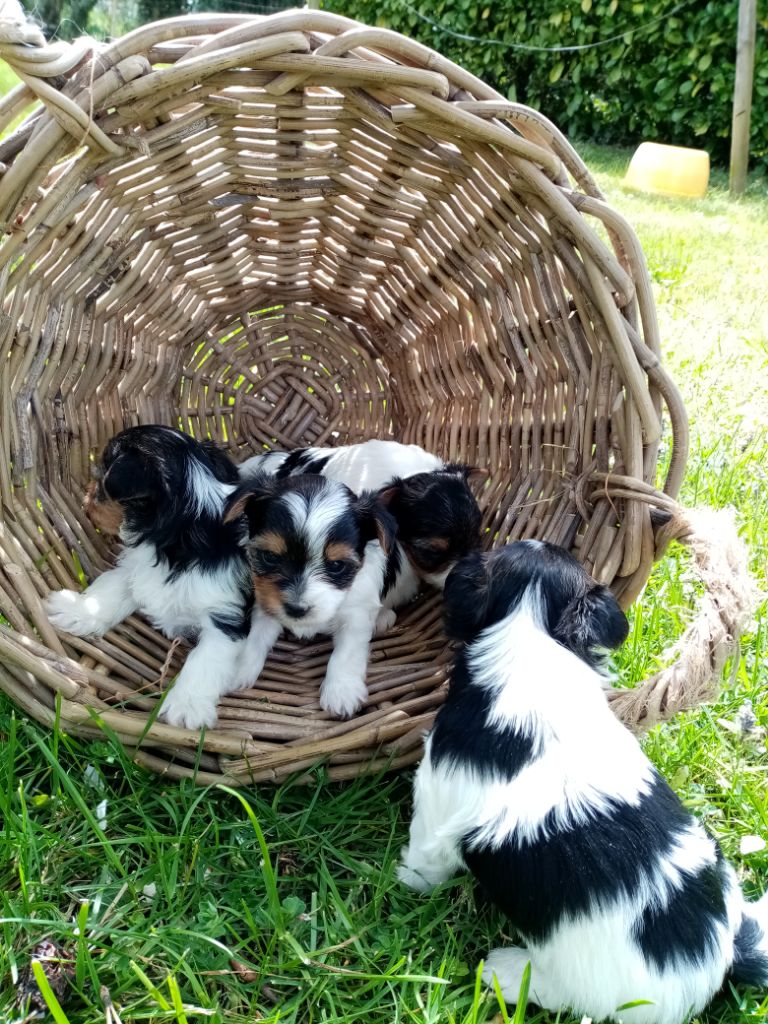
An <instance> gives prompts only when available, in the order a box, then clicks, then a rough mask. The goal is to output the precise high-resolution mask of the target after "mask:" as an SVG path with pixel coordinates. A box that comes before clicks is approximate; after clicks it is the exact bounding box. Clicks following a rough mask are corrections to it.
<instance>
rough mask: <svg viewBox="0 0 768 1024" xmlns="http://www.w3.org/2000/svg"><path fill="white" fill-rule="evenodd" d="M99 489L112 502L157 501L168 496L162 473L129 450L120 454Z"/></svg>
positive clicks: (106, 472)
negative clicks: (144, 499)
mask: <svg viewBox="0 0 768 1024" xmlns="http://www.w3.org/2000/svg"><path fill="white" fill-rule="evenodd" d="M101 485H102V488H103V489H104V492H105V494H106V495H107V497H108V498H111V500H112V501H119V502H124V501H137V500H139V499H142V498H155V499H157V500H158V501H160V500H164V499H167V498H168V496H169V495H168V487H167V484H166V482H165V480H164V479H163V475H162V473H160V472H158V470H157V468H156V467H155V466H154V465H153V464H152V463H151V462H150V461H148V460H147V459H145V458H143V457H142V456H141V455H140V454H139V452H137V451H135V450H134V449H132V448H128V449H126V450H125V451H123V452H121V453H120V454H119V455H118V456H117V458H116V459H114V460H113V461H112V462H111V463H110V464H109V466H108V467H107V468H106V469H105V470H104V471H103V474H102V480H101Z"/></svg>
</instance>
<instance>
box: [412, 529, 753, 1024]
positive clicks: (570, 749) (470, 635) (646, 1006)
mask: <svg viewBox="0 0 768 1024" xmlns="http://www.w3.org/2000/svg"><path fill="white" fill-rule="evenodd" d="M445 627H446V632H447V633H448V635H449V636H450V637H452V638H453V639H455V640H460V641H463V642H464V644H465V646H464V648H463V649H462V650H461V651H460V652H459V654H458V655H457V657H456V661H455V664H454V668H453V675H452V679H451V684H450V689H449V693H448V697H447V700H446V703H445V705H444V706H443V707H442V708H441V710H440V711H439V712H438V715H437V718H436V719H435V725H434V728H433V730H432V733H431V735H430V736H429V738H428V740H427V744H426V751H425V754H424V760H423V761H422V763H421V765H420V766H419V769H418V771H417V773H416V779H415V791H414V815H413V820H412V822H411V831H410V842H409V845H408V846H407V847H406V848H405V849H404V851H403V864H402V866H401V868H400V871H399V875H400V878H401V880H402V881H403V882H405V883H406V884H407V885H409V886H411V887H413V888H416V889H421V890H427V889H429V888H431V887H432V886H433V885H435V884H437V883H438V882H441V881H444V880H446V879H448V878H450V877H451V876H452V875H453V874H454V873H456V872H457V871H461V870H463V869H464V868H468V869H469V870H470V871H471V872H472V874H473V875H474V876H475V877H476V878H477V879H478V880H479V882H480V883H481V885H482V887H483V888H484V889H485V890H486V891H487V893H488V895H489V896H490V898H491V899H492V900H493V902H495V903H496V904H497V905H498V906H499V907H501V909H502V910H503V911H504V912H505V913H506V914H507V915H508V916H509V919H510V921H511V923H512V925H513V926H514V927H515V928H516V929H517V930H518V931H519V933H520V935H521V937H522V939H523V940H524V942H525V945H524V946H521V947H509V948H506V949H497V950H494V951H493V952H492V953H491V954H490V955H489V956H488V958H487V960H486V964H485V977H486V980H488V981H490V980H491V977H492V975H494V974H495V975H496V977H497V978H498V981H499V984H500V986H501V991H502V993H503V995H504V998H505V999H506V1000H507V1001H508V1002H511V1003H514V1002H516V1000H517V997H518V993H519V990H520V984H521V981H522V977H523V972H524V970H525V967H526V965H527V964H528V963H529V962H530V964H531V977H530V998H531V999H532V1000H533V1001H534V1002H536V1003H538V1004H539V1005H540V1006H542V1007H544V1008H546V1009H548V1010H551V1011H552V1012H558V1011H560V1010H566V1009H568V1010H571V1011H575V1012H576V1013H578V1014H585V1015H587V1016H589V1017H591V1018H592V1019H594V1020H595V1021H600V1020H604V1019H610V1020H616V1021H619V1020H621V1021H623V1022H624V1024H681V1022H683V1021H687V1020H688V1019H689V1018H690V1017H691V1016H692V1015H693V1014H695V1013H698V1012H699V1011H700V1010H701V1009H702V1008H703V1007H704V1006H706V1005H707V1003H708V1002H709V1001H710V999H711V998H712V997H713V995H715V993H716V992H717V991H718V990H719V989H720V987H721V986H722V985H723V982H724V981H725V979H726V978H727V977H730V978H732V979H733V980H734V981H741V982H744V983H747V984H752V985H757V986H761V987H763V986H765V985H767V984H768V896H764V897H763V899H762V900H760V901H759V902H757V903H747V902H746V900H745V899H744V897H743V895H742V893H741V890H740V888H739V884H738V880H737V878H736V874H735V872H734V870H733V868H731V867H730V865H729V864H727V863H726V861H725V860H724V859H723V856H722V853H721V851H720V849H719V847H718V845H717V843H716V842H715V841H714V840H713V839H712V838H711V837H710V836H709V835H708V834H707V832H706V831H705V829H704V828H703V827H702V826H701V825H700V824H699V822H698V821H697V820H696V819H695V818H694V817H693V816H692V815H691V814H689V813H688V811H686V810H685V808H684V807H683V805H682V804H681V802H680V800H679V799H678V797H677V796H676V795H675V793H674V792H673V791H672V790H671V789H670V787H669V786H668V785H667V783H666V782H665V781H664V779H663V778H662V777H661V776H660V775H659V773H658V772H657V771H656V769H655V768H654V767H653V765H652V764H651V763H650V762H649V761H648V759H647V758H646V756H645V755H644V753H643V751H642V750H641V748H640V746H639V744H638V743H637V740H636V739H635V738H634V737H633V736H632V735H631V733H629V732H628V731H627V730H626V729H625V727H624V726H623V725H622V724H621V723H620V722H619V721H618V720H617V719H616V717H615V716H614V715H613V713H612V712H611V710H610V708H609V706H608V703H607V700H606V696H605V690H604V684H605V678H604V676H603V675H602V668H603V660H604V656H603V652H604V651H605V650H606V649H612V648H615V647H617V646H618V645H619V644H620V643H622V641H623V640H624V639H625V637H626V634H627V621H626V618H625V617H624V615H623V613H622V612H621V610H620V608H619V606H618V604H617V603H616V601H615V599H614V597H613V595H612V594H611V593H610V591H609V590H608V589H607V588H606V587H603V586H599V585H598V584H596V583H595V582H594V581H593V580H592V579H591V578H590V577H589V575H588V574H587V573H586V572H585V570H584V569H583V568H582V567H581V566H580V565H579V563H578V562H577V561H576V560H575V559H574V558H572V557H571V556H570V555H569V554H568V553H567V552H566V551H564V550H563V549H562V548H558V547H555V546H553V545H551V544H544V543H540V542H537V541H525V542H521V543H517V544H511V545H509V547H506V548H502V549H500V550H498V551H494V552H492V553H490V554H488V555H485V556H481V555H474V556H470V557H469V558H467V559H465V560H464V561H462V562H461V563H459V565H458V566H457V567H456V569H454V571H453V572H452V573H451V575H450V576H449V578H448V581H447V584H446V587H445ZM638 1001H644V1003H643V1005H635V1006H630V1005H629V1004H631V1003H637V1002H638Z"/></svg>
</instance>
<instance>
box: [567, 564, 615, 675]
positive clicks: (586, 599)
mask: <svg viewBox="0 0 768 1024" xmlns="http://www.w3.org/2000/svg"><path fill="white" fill-rule="evenodd" d="M628 632H629V623H628V622H627V617H626V615H625V614H624V612H623V611H622V610H621V608H619V603H618V601H617V600H616V598H615V597H614V596H613V594H612V593H611V592H610V590H609V589H608V587H604V586H603V585H602V584H596V585H595V586H594V587H591V588H590V589H589V590H588V591H587V592H586V594H583V595H582V596H581V597H577V598H575V599H574V600H573V601H571V603H570V604H569V605H566V607H565V610H564V611H563V614H562V615H561V616H560V621H559V622H558V623H557V625H556V626H555V629H554V631H553V634H552V635H553V636H554V638H555V640H558V641H559V642H560V643H561V644H562V645H563V646H564V647H567V648H568V650H570V651H573V653H574V654H577V655H578V656H579V657H580V658H581V659H582V660H583V661H586V662H588V663H590V664H591V663H592V662H593V661H594V660H595V656H596V655H597V654H598V652H599V651H600V650H607V651H612V650H615V648H617V647H620V646H621V644H623V643H624V641H625V640H626V639H627V633H628Z"/></svg>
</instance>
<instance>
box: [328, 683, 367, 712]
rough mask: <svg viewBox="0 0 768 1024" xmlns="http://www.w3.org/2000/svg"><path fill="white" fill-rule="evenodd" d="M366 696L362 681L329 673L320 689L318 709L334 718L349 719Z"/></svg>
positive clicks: (365, 688) (358, 708)
mask: <svg viewBox="0 0 768 1024" xmlns="http://www.w3.org/2000/svg"><path fill="white" fill-rule="evenodd" d="M367 696H368V688H367V687H366V685H365V680H364V679H360V678H358V677H357V676H345V675H341V674H339V673H334V674H330V673H329V674H328V675H327V676H326V677H325V680H324V681H323V685H322V686H321V687H320V707H321V708H322V709H323V711H327V712H328V713H329V714H331V715H333V716H334V717H335V718H351V717H352V715H354V713H355V712H356V711H359V710H360V708H361V707H362V705H363V702H364V700H365V699H366V697H367Z"/></svg>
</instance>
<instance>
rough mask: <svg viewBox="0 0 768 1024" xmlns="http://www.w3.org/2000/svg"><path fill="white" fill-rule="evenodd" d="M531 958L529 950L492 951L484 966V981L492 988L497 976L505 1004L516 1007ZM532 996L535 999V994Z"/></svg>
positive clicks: (512, 948)
mask: <svg viewBox="0 0 768 1024" xmlns="http://www.w3.org/2000/svg"><path fill="white" fill-rule="evenodd" d="M530 958H531V957H530V954H529V953H528V950H527V949H519V948H517V947H508V948H507V949H492V950H491V952H490V953H489V954H488V956H487V957H486V959H485V963H484V965H483V981H484V982H485V984H486V985H489V986H492V985H493V977H494V975H496V978H497V979H498V982H499V988H500V989H501V994H502V995H503V996H504V1002H506V1003H509V1004H510V1005H513V1006H514V1004H515V1003H516V1002H517V1000H518V998H519V995H520V986H521V985H522V983H523V974H524V973H525V968H526V966H527V965H528V961H529V960H530ZM530 995H531V998H532V999H533V997H534V994H533V993H530Z"/></svg>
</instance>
